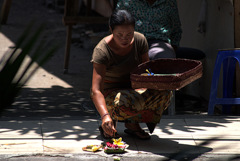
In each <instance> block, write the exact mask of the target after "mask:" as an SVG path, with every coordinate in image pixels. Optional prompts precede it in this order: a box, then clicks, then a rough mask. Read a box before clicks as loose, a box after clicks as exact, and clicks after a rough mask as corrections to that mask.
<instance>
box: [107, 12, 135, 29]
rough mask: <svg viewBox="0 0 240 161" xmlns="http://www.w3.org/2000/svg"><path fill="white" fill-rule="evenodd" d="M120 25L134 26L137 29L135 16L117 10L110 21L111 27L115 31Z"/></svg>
mask: <svg viewBox="0 0 240 161" xmlns="http://www.w3.org/2000/svg"><path fill="white" fill-rule="evenodd" d="M119 25H132V26H133V27H135V19H134V17H133V15H132V14H131V13H130V12H128V11H126V10H115V11H114V12H113V13H112V15H111V17H110V19H109V27H110V28H111V29H112V30H114V28H115V26H119Z"/></svg>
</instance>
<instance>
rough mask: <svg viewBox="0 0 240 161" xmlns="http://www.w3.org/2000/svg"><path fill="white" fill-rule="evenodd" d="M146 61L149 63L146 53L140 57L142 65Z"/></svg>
mask: <svg viewBox="0 0 240 161" xmlns="http://www.w3.org/2000/svg"><path fill="white" fill-rule="evenodd" d="M146 61H149V56H148V53H145V54H143V55H142V63H144V62H146Z"/></svg>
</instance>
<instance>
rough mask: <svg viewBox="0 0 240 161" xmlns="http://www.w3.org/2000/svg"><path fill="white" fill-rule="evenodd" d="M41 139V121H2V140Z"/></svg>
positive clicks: (0, 128)
mask: <svg viewBox="0 0 240 161" xmlns="http://www.w3.org/2000/svg"><path fill="white" fill-rule="evenodd" d="M20 138H21V139H27V138H29V139H41V138H42V134H41V127H40V123H39V121H17V120H11V121H1V124H0V140H7V139H9V140H11V139H13V140H14V139H20Z"/></svg>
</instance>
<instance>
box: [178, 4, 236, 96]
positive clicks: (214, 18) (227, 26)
mask: <svg viewBox="0 0 240 161" xmlns="http://www.w3.org/2000/svg"><path fill="white" fill-rule="evenodd" d="M206 1H207V19H206V33H205V34H202V33H200V32H198V31H197V28H198V20H199V14H200V10H201V4H202V0H178V6H179V14H180V19H181V22H182V29H183V35H182V40H181V43H180V45H181V46H184V47H191V48H196V49H200V50H202V51H203V52H204V53H205V54H206V59H205V60H204V61H203V65H204V74H203V77H202V78H201V79H200V81H198V83H199V84H198V86H199V88H198V90H199V92H200V95H201V96H202V97H204V98H205V99H207V100H208V99H209V94H210V87H211V80H212V73H213V68H214V63H215V59H216V56H217V51H218V49H224V48H233V47H234V21H233V20H234V15H233V14H234V12H233V6H232V3H231V1H230V0H206ZM220 82H221V80H220ZM192 91H193V90H192ZM220 95H221V94H220Z"/></svg>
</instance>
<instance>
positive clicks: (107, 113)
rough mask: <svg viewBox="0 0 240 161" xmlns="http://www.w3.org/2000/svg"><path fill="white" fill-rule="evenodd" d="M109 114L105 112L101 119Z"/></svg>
mask: <svg viewBox="0 0 240 161" xmlns="http://www.w3.org/2000/svg"><path fill="white" fill-rule="evenodd" d="M107 115H109V113H105V114H104V115H103V116H102V118H101V119H103V118H104V117H105V116H107Z"/></svg>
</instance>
